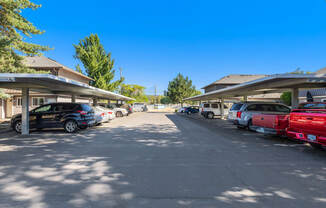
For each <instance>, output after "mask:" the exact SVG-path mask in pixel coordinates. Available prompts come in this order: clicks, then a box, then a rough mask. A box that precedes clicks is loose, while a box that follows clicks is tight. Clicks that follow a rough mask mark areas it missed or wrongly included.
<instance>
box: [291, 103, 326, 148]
mask: <svg viewBox="0 0 326 208" xmlns="http://www.w3.org/2000/svg"><path fill="white" fill-rule="evenodd" d="M286 132H287V135H288V137H290V138H294V139H299V140H302V141H305V142H308V143H310V144H311V145H312V146H314V147H320V146H326V103H316V104H315V105H313V106H312V107H310V108H308V109H295V110H293V111H292V112H291V114H290V118H289V127H288V128H287V129H286Z"/></svg>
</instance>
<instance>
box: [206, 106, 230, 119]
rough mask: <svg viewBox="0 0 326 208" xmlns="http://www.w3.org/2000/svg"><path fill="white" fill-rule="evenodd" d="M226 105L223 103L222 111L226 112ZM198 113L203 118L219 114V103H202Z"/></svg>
mask: <svg viewBox="0 0 326 208" xmlns="http://www.w3.org/2000/svg"><path fill="white" fill-rule="evenodd" d="M225 109H228V107H227V106H226V105H224V112H225V113H227V110H225ZM200 113H201V115H202V116H204V117H205V118H209V119H213V118H214V117H215V116H220V115H221V103H220V102H214V103H202V104H201V107H200Z"/></svg>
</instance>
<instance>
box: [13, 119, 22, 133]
mask: <svg viewBox="0 0 326 208" xmlns="http://www.w3.org/2000/svg"><path fill="white" fill-rule="evenodd" d="M13 129H14V130H15V131H16V132H17V133H19V134H20V133H22V121H16V122H15V123H14V125H13Z"/></svg>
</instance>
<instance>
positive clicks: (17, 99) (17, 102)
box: [16, 97, 23, 106]
mask: <svg viewBox="0 0 326 208" xmlns="http://www.w3.org/2000/svg"><path fill="white" fill-rule="evenodd" d="M22 103H23V101H22V98H21V97H18V98H16V105H17V106H22Z"/></svg>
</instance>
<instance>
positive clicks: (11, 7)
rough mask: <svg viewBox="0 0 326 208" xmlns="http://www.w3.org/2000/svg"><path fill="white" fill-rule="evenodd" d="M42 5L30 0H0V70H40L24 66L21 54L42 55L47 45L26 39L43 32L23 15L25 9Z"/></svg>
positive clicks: (18, 71)
mask: <svg viewBox="0 0 326 208" xmlns="http://www.w3.org/2000/svg"><path fill="white" fill-rule="evenodd" d="M39 7H41V5H38V4H35V3H32V2H31V1H29V0H0V72H1V73H36V72H39V71H36V70H33V69H30V68H27V67H26V66H24V64H23V62H22V60H23V57H22V56H21V55H28V56H33V55H40V52H41V51H47V50H49V48H48V47H47V46H41V45H37V44H33V43H28V42H26V41H24V39H25V38H26V37H27V38H30V37H31V36H32V35H40V34H43V33H44V31H41V30H39V29H37V28H36V27H35V26H34V25H33V24H32V23H31V22H29V21H28V20H27V19H26V18H25V17H23V16H22V11H23V10H24V9H33V10H35V9H38V8H39Z"/></svg>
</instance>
